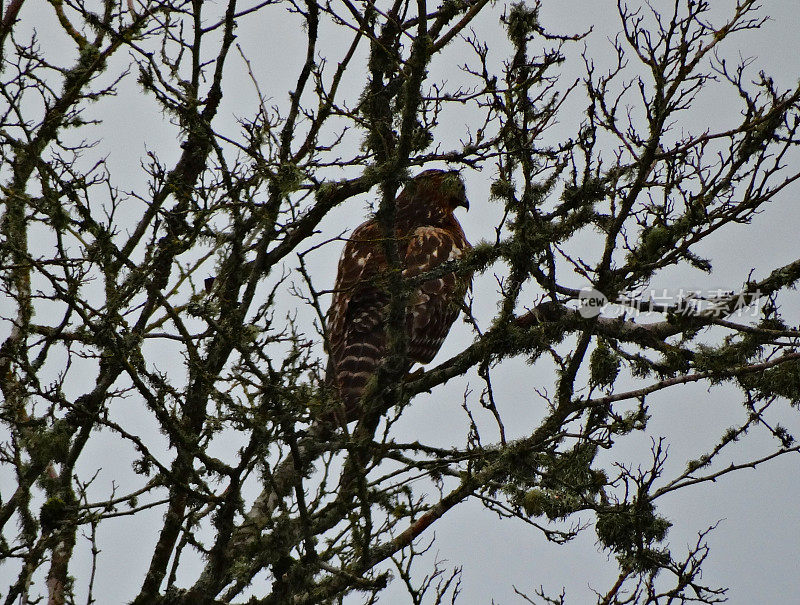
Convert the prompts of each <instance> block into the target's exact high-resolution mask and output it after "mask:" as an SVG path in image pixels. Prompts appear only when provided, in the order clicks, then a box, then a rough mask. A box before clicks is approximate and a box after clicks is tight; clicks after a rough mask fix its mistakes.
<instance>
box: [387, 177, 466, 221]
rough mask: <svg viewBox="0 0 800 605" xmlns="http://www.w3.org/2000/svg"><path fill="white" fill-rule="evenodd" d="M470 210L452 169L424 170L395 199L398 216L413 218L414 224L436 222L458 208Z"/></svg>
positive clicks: (464, 189)
mask: <svg viewBox="0 0 800 605" xmlns="http://www.w3.org/2000/svg"><path fill="white" fill-rule="evenodd" d="M458 207H462V208H466V209H467V210H469V201H468V200H467V190H466V187H465V186H464V181H463V180H462V178H461V175H460V174H459V173H458V172H457V171H455V170H426V171H424V172H421V173H420V174H418V175H417V176H415V177H414V178H413V179H412V180H411V181H409V182H408V184H407V185H406V186H405V188H404V189H403V192H402V193H401V194H400V195H399V196H398V198H397V209H398V213H399V214H401V215H406V216H415V217H417V218H418V219H419V220H418V221H413V222H420V223H426V222H427V223H429V224H430V223H434V224H435V223H437V222H440V221H442V220H445V219H448V218H450V217H452V214H453V211H454V210H455V209H456V208H458Z"/></svg>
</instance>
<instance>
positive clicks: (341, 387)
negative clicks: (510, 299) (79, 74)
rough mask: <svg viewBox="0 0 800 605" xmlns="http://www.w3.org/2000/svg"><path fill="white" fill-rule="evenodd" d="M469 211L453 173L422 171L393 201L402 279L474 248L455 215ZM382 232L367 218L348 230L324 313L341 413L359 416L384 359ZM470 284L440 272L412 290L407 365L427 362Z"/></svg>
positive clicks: (340, 416) (468, 277) (330, 372)
mask: <svg viewBox="0 0 800 605" xmlns="http://www.w3.org/2000/svg"><path fill="white" fill-rule="evenodd" d="M459 206H462V207H464V208H466V209H469V202H468V201H467V197H466V190H465V188H464V182H463V181H462V180H461V177H460V176H459V175H458V173H457V172H452V171H442V170H426V171H425V172H422V173H421V174H419V175H417V176H416V177H415V178H414V179H413V180H412V181H410V182H409V183H408V184H407V185H406V187H405V188H404V189H403V191H402V192H401V193H400V195H399V196H397V200H396V206H395V210H396V215H395V235H396V238H397V252H398V256H399V260H400V267H401V269H402V275H403V277H406V278H412V277H415V276H417V275H420V274H423V273H425V272H427V271H431V270H432V269H434V268H436V267H437V266H438V265H440V264H442V263H444V262H446V261H451V260H455V259H458V258H461V257H463V256H464V255H465V254H466V253H467V252H468V251H469V250H470V249H471V248H472V246H470V244H469V242H468V241H467V239H466V237H465V236H464V231H463V229H462V228H461V225H460V224H459V222H458V220H456V217H455V216H454V215H453V211H454V210H455V209H456V208H458V207H459ZM384 238H385V234H384V229H383V228H382V226H381V225H380V223H379V222H378V221H377V220H376V219H374V218H373V219H370V220H368V221H366V222H365V223H362V224H361V225H359V226H358V227H357V228H356V229H355V231H353V233H352V235H351V236H350V238H349V240H348V241H347V244H346V245H345V248H344V251H343V252H342V256H341V259H340V260H339V271H338V276H337V278H336V286H335V289H334V293H333V301H332V302H331V307H330V310H329V311H328V313H327V317H326V324H327V333H328V343H327V352H328V368H327V375H326V382H327V383H328V384H330V385H332V386H333V387H334V388H335V390H336V392H338V395H339V398H340V400H341V403H342V405H343V407H342V411H343V412H344V413H339V412H335V413H334V416H335V417H336V418H337V420H339V421H340V422H341V421H342V420H345V421H346V422H350V421H352V420H355V419H356V418H357V417H358V411H359V406H358V403H359V400H360V399H361V396H362V395H363V393H364V389H365V387H366V385H367V383H368V382H369V380H370V378H371V377H372V376H373V375H374V374H375V371H376V370H377V368H378V366H379V365H380V363H381V361H382V360H383V358H384V356H385V355H387V353H388V351H387V327H386V322H387V317H388V314H389V306H390V304H391V295H390V294H389V292H388V291H387V290H386V289H385V287H382V286H381V285H380V283H379V281H380V278H381V276H382V275H385V274H386V272H387V270H388V269H389V265H388V262H387V260H386V256H385V254H384ZM471 283H472V273H471V272H469V273H464V272H459V273H458V274H456V273H445V274H444V275H440V276H436V277H434V278H432V279H429V280H427V281H424V282H422V283H421V284H419V285H418V286H417V287H416V288H415V289H414V290H413V291H412V292H410V293H409V297H408V303H407V307H406V340H407V357H408V359H407V368H406V370H405V371H406V372H407V371H408V370H410V369H411V366H412V365H413V364H414V363H428V362H430V361H431V360H432V359H433V358H434V356H435V355H436V353H437V352H438V351H439V348H440V347H441V346H442V342H444V339H445V337H446V336H447V333H448V332H449V330H450V326H451V325H452V324H453V322H454V321H455V320H456V317H458V313H459V310H460V306H461V305H462V303H463V301H464V297H465V295H466V293H467V290H468V289H469V288H470V286H471Z"/></svg>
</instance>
